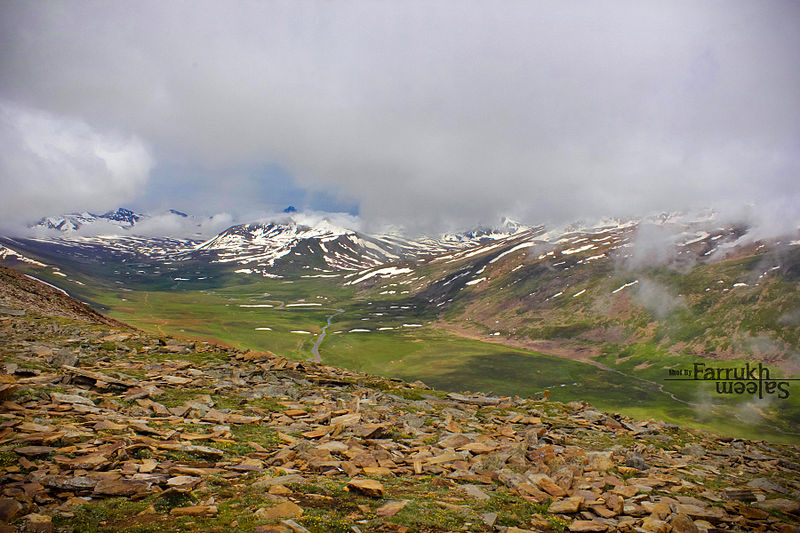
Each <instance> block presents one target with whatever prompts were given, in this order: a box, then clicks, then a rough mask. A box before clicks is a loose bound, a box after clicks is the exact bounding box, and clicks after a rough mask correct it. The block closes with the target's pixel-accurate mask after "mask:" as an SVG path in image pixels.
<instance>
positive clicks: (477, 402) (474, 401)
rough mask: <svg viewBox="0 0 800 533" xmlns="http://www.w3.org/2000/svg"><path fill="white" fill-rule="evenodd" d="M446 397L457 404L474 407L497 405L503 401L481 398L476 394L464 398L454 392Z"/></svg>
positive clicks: (500, 399)
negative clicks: (468, 404)
mask: <svg viewBox="0 0 800 533" xmlns="http://www.w3.org/2000/svg"><path fill="white" fill-rule="evenodd" d="M447 397H448V398H450V399H451V400H455V401H457V402H461V403H472V404H475V405H497V404H499V403H500V402H502V401H503V399H502V398H495V397H492V396H483V395H478V394H475V395H471V396H466V395H464V394H457V393H455V392H451V393H449V394H448V395H447Z"/></svg>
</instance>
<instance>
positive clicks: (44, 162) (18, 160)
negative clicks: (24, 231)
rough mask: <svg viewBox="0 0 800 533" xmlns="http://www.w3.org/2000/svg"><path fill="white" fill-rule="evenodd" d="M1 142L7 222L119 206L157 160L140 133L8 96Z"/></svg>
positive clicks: (0, 113)
mask: <svg viewBox="0 0 800 533" xmlns="http://www.w3.org/2000/svg"><path fill="white" fill-rule="evenodd" d="M0 146H2V157H1V158H0V188H2V190H3V194H2V195H0V220H2V223H3V224H4V225H10V224H14V223H19V222H28V221H31V220H35V219H36V218H39V217H42V216H46V215H53V214H59V213H64V212H70V211H78V210H80V211H83V210H98V211H100V212H102V211H105V210H107V209H111V208H113V207H116V206H118V205H119V204H120V203H122V202H125V201H127V200H130V199H131V198H133V197H135V196H136V195H137V194H139V193H140V192H141V191H142V189H143V187H144V186H145V184H146V182H147V178H148V174H149V172H150V168H151V167H152V165H153V159H152V157H151V156H150V153H149V151H148V150H147V148H146V147H145V146H144V144H143V143H142V141H141V140H139V139H138V138H136V137H124V136H120V135H118V134H115V133H108V132H103V131H98V130H97V129H95V128H92V127H91V126H90V125H88V124H87V123H85V122H83V121H80V120H76V119H72V118H66V117H63V116H56V115H53V114H50V113H46V112H42V111H39V110H35V109H31V108H26V107H21V106H18V105H14V104H11V103H9V102H4V101H0Z"/></svg>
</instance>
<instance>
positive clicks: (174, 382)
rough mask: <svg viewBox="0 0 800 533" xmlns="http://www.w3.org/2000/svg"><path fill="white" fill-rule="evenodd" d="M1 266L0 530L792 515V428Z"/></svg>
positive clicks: (540, 526)
mask: <svg viewBox="0 0 800 533" xmlns="http://www.w3.org/2000/svg"><path fill="white" fill-rule="evenodd" d="M2 274H3V276H4V277H3V284H2V285H0V298H2V299H0V302H2V304H0V305H2V306H3V307H10V308H12V309H11V310H10V311H9V309H0V357H1V358H2V363H0V401H1V402H2V404H0V491H1V492H2V494H0V524H5V525H0V532H6V531H7V532H11V531H37V532H49V531H63V532H82V531H131V532H145V531H154V532H155V531H244V532H253V531H255V532H260V533H267V532H305V531H311V532H329V531H332V532H356V533H357V532H369V531H395V532H402V531H425V532H447V531H501V532H502V531H505V532H509V533H515V532H516V533H518V532H520V531H575V532H577V531H647V532H667V533H668V532H674V533H681V532H695V531H800V529H798V524H799V523H800V503H799V500H800V447H798V446H794V445H780V444H769V443H765V442H752V441H745V440H737V439H731V438H719V437H715V436H713V435H710V434H707V433H704V432H701V431H696V430H688V429H684V428H680V427H677V426H674V425H670V424H666V423H663V422H658V421H653V420H648V421H634V420H632V419H629V418H626V417H624V416H621V415H618V414H612V413H603V412H599V411H598V410H596V409H594V408H593V407H592V406H591V405H589V404H586V403H571V404H561V403H556V402H548V401H545V400H544V399H525V398H517V397H491V396H485V395H480V394H470V393H464V394H452V393H451V394H447V393H443V392H440V391H436V390H431V389H429V388H427V387H426V386H425V385H424V384H422V383H413V384H409V383H405V382H402V381H398V380H392V379H386V378H380V377H375V376H370V375H366V374H361V373H357V372H352V371H347V370H341V369H336V368H332V367H328V366H324V365H319V364H315V363H312V362H300V361H292V360H287V359H285V358H283V357H280V356H278V355H274V354H271V353H268V352H266V353H253V352H248V353H244V352H238V351H234V350H228V349H222V348H220V347H216V346H212V345H209V344H206V343H201V342H195V343H186V342H181V341H176V340H173V339H163V338H156V337H152V336H148V335H145V334H143V333H141V332H139V331H136V330H132V329H128V328H126V327H125V326H124V325H122V324H120V323H117V322H114V321H109V320H107V319H105V320H99V319H98V318H97V316H100V315H97V314H96V313H94V312H91V313H90V312H87V311H85V308H84V306H83V305H82V304H80V303H79V302H76V301H74V300H71V299H69V297H67V296H65V295H63V294H61V293H58V294H59V295H60V296H58V295H56V294H53V293H51V292H50V291H49V290H48V289H45V288H43V287H37V286H35V285H36V282H35V281H33V280H29V279H28V278H25V279H24V280H23V279H20V277H19V276H11V277H9V276H10V275H9V274H8V273H7V272H6V271H5V270H3V271H2ZM7 280H11V282H7ZM55 292H56V293H57V292H58V291H55ZM42 298H44V300H46V305H45V303H43V302H42ZM25 302H28V303H25ZM62 305H63V308H62V307H61V306H62ZM20 307H22V308H24V309H25V310H26V311H27V312H26V313H25V314H24V315H23V314H22V313H18V312H14V309H19V308H20ZM45 314H51V315H56V316H45ZM65 316H68V317H70V318H64V317H65ZM100 318H103V317H102V316H100Z"/></svg>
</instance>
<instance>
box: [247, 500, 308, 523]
mask: <svg viewBox="0 0 800 533" xmlns="http://www.w3.org/2000/svg"><path fill="white" fill-rule="evenodd" d="M255 516H256V518H260V519H261V520H267V521H269V522H277V521H278V520H283V519H286V518H299V517H301V516H303V508H302V507H300V506H299V505H297V504H295V503H292V502H283V503H279V504H278V505H276V506H274V507H267V508H261V509H259V510H258V511H256V513H255Z"/></svg>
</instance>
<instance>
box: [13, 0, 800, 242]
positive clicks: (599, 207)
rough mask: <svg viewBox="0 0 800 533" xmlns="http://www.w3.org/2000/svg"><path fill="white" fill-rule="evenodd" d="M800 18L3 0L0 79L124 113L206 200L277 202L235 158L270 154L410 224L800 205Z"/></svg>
mask: <svg viewBox="0 0 800 533" xmlns="http://www.w3.org/2000/svg"><path fill="white" fill-rule="evenodd" d="M799 25H800V6H798V4H797V3H794V2H782V1H777V0H774V1H767V2H764V3H759V4H758V5H756V4H753V3H752V2H747V1H744V0H734V1H731V2H724V3H723V2H693V1H681V0H677V1H674V2H649V1H645V2H636V3H630V2H623V1H619V2H613V1H612V2H603V3H593V4H586V3H576V2H569V1H567V2H564V1H551V2H547V1H545V2H537V3H534V4H531V3H527V2H519V3H515V2H511V3H508V4H506V5H504V9H503V10H498V9H496V6H494V5H490V4H488V3H467V4H464V3H461V2H458V3H456V2H441V3H436V4H434V5H431V4H430V3H428V2H425V3H422V2H401V3H375V2H350V3H345V4H341V3H336V4H332V3H328V2H303V3H297V2H252V3H251V2H241V3H237V4H236V8H235V9H231V6H229V5H227V4H221V3H218V2H203V1H200V2H193V3H179V2H148V1H143V2H136V3H135V4H124V3H108V2H81V3H75V2H47V3H41V2H15V1H9V2H4V3H3V4H2V6H0V32H2V35H4V46H3V47H2V49H1V51H0V68H2V72H3V73H4V75H3V77H2V79H0V97H4V98H6V99H8V100H11V101H15V102H21V103H24V104H25V105H27V106H29V107H31V108H34V109H46V110H47V111H48V112H50V113H52V114H54V115H56V116H76V117H80V118H81V119H82V120H83V121H85V122H86V123H88V124H93V125H95V126H96V127H97V128H99V129H101V130H102V131H125V132H133V133H135V134H136V135H137V136H138V137H139V138H141V139H143V140H144V141H145V142H146V143H147V144H148V146H152V147H153V154H154V156H155V157H156V158H157V160H158V162H159V164H160V165H166V167H168V168H169V167H170V166H171V165H178V166H182V167H185V168H189V169H191V172H190V174H191V175H192V176H193V181H192V186H191V187H182V192H181V193H174V194H175V195H176V197H178V196H179V195H182V196H183V197H184V198H195V197H196V198H198V199H200V198H202V205H197V208H198V209H204V210H206V211H207V212H211V213H213V212H215V211H217V210H221V209H225V210H228V208H229V207H231V206H233V207H235V206H236V205H237V204H242V205H247V208H248V209H252V208H253V207H254V205H253V204H254V203H257V201H262V202H266V203H269V202H270V201H271V197H270V188H269V187H258V186H253V185H252V184H251V185H248V184H247V182H248V181H251V182H252V181H258V180H268V179H269V178H264V177H262V176H258V175H257V174H253V173H250V174H246V175H244V176H243V175H242V174H241V169H243V168H244V169H248V168H259V167H263V166H268V165H277V166H279V167H281V168H283V169H285V170H286V171H287V172H288V173H289V174H290V175H291V177H292V179H293V180H294V183H295V184H296V186H298V187H301V188H304V189H307V190H310V191H322V192H324V193H326V194H329V195H333V196H336V197H337V198H339V199H340V200H341V201H342V202H343V203H347V202H350V203H356V204H358V205H359V212H360V214H361V215H362V217H363V218H364V219H365V220H366V221H367V222H368V223H377V222H388V223H396V224H402V225H404V226H406V227H409V228H411V229H429V228H437V229H442V228H452V227H459V226H464V225H473V224H475V223H481V222H484V223H486V222H495V221H496V220H497V219H498V218H499V217H500V216H501V215H510V216H513V217H515V218H519V219H522V220H523V221H525V222H539V221H551V222H563V221H569V220H573V219H576V218H590V217H595V216H596V217H600V216H604V215H631V214H633V215H635V214H643V213H648V212H651V211H654V210H675V209H684V208H687V207H697V206H709V205H710V206H714V205H717V204H723V203H724V204H729V205H733V206H739V205H742V204H743V203H753V204H754V205H755V208H756V209H761V210H762V211H763V212H768V209H769V208H768V207H767V206H769V205H770V202H772V201H773V200H775V199H776V198H786V199H787V202H786V206H787V210H788V214H787V215H788V216H790V217H793V218H794V219H799V218H800V180H797V176H798V175H799V174H800V127H799V126H798V124H799V123H800V121H798V117H800V99H798V98H797V92H796V88H797V87H798V86H800V58H799V56H798V55H797V54H796V53H794V51H795V50H798V49H800V34H798V32H797V31H796V28H797V27H798V26H799ZM170 179H171V178H170V176H169V175H160V176H159V180H164V181H165V182H169V181H170ZM181 179H182V178H181ZM227 179H231V183H235V184H236V185H235V187H234V186H232V187H231V188H230V189H224V188H223V187H220V184H221V183H225V182H226V180H227ZM158 190H160V191H163V190H169V187H161V188H158ZM204 190H213V191H215V193H214V194H213V195H202V194H200V192H201V191H204ZM217 191H220V193H219V194H218V193H217ZM254 192H256V193H257V196H256V197H255V198H254V196H255V195H254ZM215 198H217V199H215ZM156 200H160V199H157V198H153V197H152V196H151V197H150V201H153V202H155V201H156ZM223 201H224V203H225V205H222V203H223ZM196 203H200V201H199V200H198V202H196Z"/></svg>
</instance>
